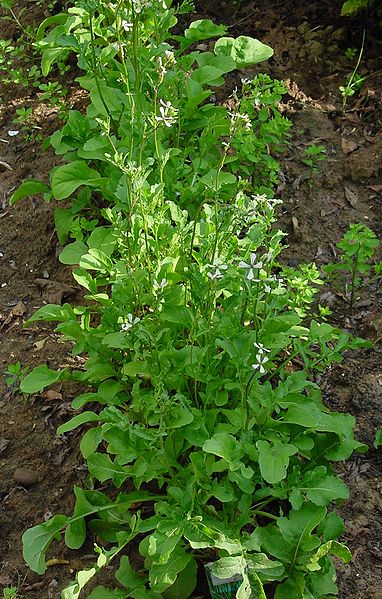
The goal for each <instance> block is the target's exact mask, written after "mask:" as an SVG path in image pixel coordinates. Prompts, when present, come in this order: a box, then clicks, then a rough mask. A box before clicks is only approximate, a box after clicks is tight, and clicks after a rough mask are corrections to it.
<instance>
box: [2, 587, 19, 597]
mask: <svg viewBox="0 0 382 599" xmlns="http://www.w3.org/2000/svg"><path fill="white" fill-rule="evenodd" d="M18 596H19V595H18V593H17V588H16V587H4V588H3V597H2V599H17V598H18Z"/></svg>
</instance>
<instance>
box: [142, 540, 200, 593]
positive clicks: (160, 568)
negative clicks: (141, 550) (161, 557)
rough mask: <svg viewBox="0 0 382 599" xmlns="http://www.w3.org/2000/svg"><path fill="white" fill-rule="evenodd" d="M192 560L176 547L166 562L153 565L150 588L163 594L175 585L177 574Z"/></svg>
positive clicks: (181, 549)
mask: <svg viewBox="0 0 382 599" xmlns="http://www.w3.org/2000/svg"><path fill="white" fill-rule="evenodd" d="M192 559H193V558H192V555H190V554H189V553H186V552H185V550H184V549H183V548H181V547H177V548H176V550H175V551H173V552H172V553H171V555H170V556H169V558H168V560H167V561H166V562H164V563H153V564H152V565H151V568H150V585H151V588H152V589H153V590H154V591H156V592H158V593H163V591H165V590H166V589H167V588H168V587H170V586H171V585H173V584H174V583H175V581H176V579H177V577H178V574H179V573H180V572H182V570H184V569H185V568H186V567H187V565H188V564H189V563H190V561H191V560H192Z"/></svg>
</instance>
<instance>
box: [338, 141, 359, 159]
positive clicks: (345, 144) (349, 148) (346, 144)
mask: <svg viewBox="0 0 382 599" xmlns="http://www.w3.org/2000/svg"><path fill="white" fill-rule="evenodd" d="M357 148H358V145H357V144H356V143H355V141H352V140H351V139H347V138H346V137H341V149H342V151H343V153H344V154H346V155H348V154H351V152H354V150H356V149H357Z"/></svg>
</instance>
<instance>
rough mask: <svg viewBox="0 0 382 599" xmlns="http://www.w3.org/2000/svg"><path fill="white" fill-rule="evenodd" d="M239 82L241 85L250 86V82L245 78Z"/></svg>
mask: <svg viewBox="0 0 382 599" xmlns="http://www.w3.org/2000/svg"><path fill="white" fill-rule="evenodd" d="M241 82H242V84H243V85H251V83H252V80H251V79H246V78H245V79H242V80H241Z"/></svg>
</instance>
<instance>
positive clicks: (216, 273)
mask: <svg viewBox="0 0 382 599" xmlns="http://www.w3.org/2000/svg"><path fill="white" fill-rule="evenodd" d="M207 267H208V268H212V269H213V270H212V271H211V272H207V277H208V278H209V279H211V281H216V280H218V279H221V278H223V273H222V272H221V271H222V270H227V268H228V266H227V265H226V264H223V263H222V261H221V260H220V258H215V260H214V261H213V263H212V264H207Z"/></svg>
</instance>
